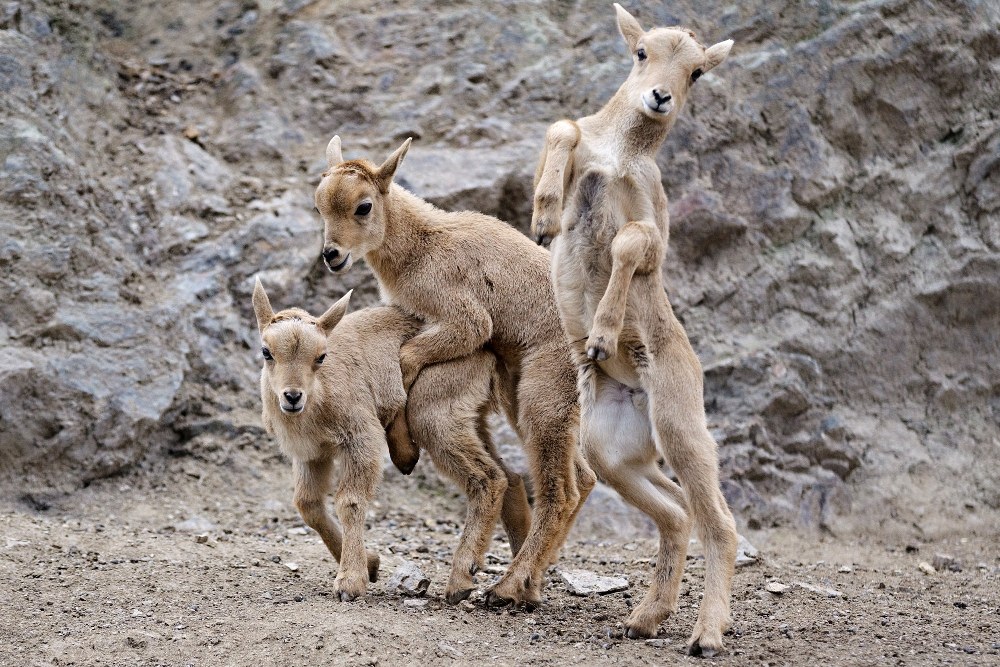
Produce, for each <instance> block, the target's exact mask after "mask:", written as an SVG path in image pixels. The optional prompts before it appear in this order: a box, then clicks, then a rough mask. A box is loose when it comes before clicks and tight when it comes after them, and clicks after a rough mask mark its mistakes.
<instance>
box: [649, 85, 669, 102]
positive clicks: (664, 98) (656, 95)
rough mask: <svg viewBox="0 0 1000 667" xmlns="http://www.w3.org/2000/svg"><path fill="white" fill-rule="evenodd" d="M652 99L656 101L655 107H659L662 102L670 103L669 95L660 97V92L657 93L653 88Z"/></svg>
mask: <svg viewBox="0 0 1000 667" xmlns="http://www.w3.org/2000/svg"><path fill="white" fill-rule="evenodd" d="M653 99H655V100H656V106H660V105H661V104H663V103H664V102H669V101H670V93H667V94H666V95H660V91H658V90H656V89H655V88H654V89H653Z"/></svg>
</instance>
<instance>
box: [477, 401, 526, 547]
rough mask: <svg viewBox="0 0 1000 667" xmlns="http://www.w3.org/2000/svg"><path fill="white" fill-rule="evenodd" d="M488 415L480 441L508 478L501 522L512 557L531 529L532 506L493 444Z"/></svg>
mask: <svg viewBox="0 0 1000 667" xmlns="http://www.w3.org/2000/svg"><path fill="white" fill-rule="evenodd" d="M487 414H488V411H485V410H484V411H483V414H482V415H481V416H480V419H479V439H480V440H481V441H482V442H483V443H484V444H485V445H486V449H487V451H488V452H489V454H490V457H491V458H492V459H493V461H494V463H496V464H497V465H498V466H500V469H501V470H503V474H504V476H505V477H506V478H507V490H506V491H505V492H504V494H503V507H502V508H501V510H500V521H501V523H503V528H504V531H505V532H506V533H507V541H508V542H509V543H510V553H511V556H516V555H517V552H518V551H520V550H521V545H522V544H524V540H525V539H526V538H527V537H528V531H529V530H530V529H531V506H530V505H529V504H528V493H527V491H526V490H525V488H524V480H523V479H521V476H520V475H518V474H517V473H516V472H514V471H513V470H511V469H510V468H508V467H507V465H506V464H505V463H504V461H503V458H502V457H501V456H500V453H499V452H497V450H496V447H495V446H494V444H493V438H492V436H491V435H490V429H489V425H488V424H487V423H486V417H487Z"/></svg>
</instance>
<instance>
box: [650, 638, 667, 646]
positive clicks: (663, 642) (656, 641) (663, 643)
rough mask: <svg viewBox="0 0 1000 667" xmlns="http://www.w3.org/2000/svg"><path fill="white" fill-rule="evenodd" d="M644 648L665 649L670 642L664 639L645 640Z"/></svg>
mask: <svg viewBox="0 0 1000 667" xmlns="http://www.w3.org/2000/svg"><path fill="white" fill-rule="evenodd" d="M646 646H652V647H653V648H667V647H668V646H670V642H669V641H667V640H666V639H647V640H646Z"/></svg>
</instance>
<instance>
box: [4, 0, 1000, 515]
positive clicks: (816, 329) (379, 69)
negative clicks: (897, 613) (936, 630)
mask: <svg viewBox="0 0 1000 667" xmlns="http://www.w3.org/2000/svg"><path fill="white" fill-rule="evenodd" d="M352 4H354V3H346V2H337V1H335V0H318V1H315V2H309V1H308V0H283V1H278V0H261V1H259V2H257V1H253V0H244V1H242V2H221V3H201V2H193V1H185V2H170V3H159V2H135V3H129V6H128V8H127V9H126V8H124V7H123V5H122V4H121V3H117V2H111V1H110V0H85V1H82V2H30V1H25V2H7V3H5V4H4V5H3V7H2V8H0V91H2V93H3V94H2V96H0V165H2V166H0V229H2V236H0V286H2V288H3V291H4V293H5V294H6V298H5V299H4V300H3V303H2V304H0V342H2V345H3V347H2V349H0V467H3V468H4V469H5V471H6V472H5V475H6V476H9V477H10V478H11V479H13V480H15V481H16V482H18V484H17V486H18V487H19V488H40V487H46V486H56V487H60V488H66V489H70V488H72V487H73V486H74V485H75V484H78V483H80V482H81V481H86V480H88V479H92V478H95V477H99V476H103V475H108V474H113V473H115V472H116V471H119V470H122V469H124V468H126V467H128V466H130V465H134V464H135V463H137V462H139V461H141V460H143V458H144V457H146V456H159V455H162V454H163V453H164V452H180V453H184V452H186V451H191V450H192V449H197V448H198V447H199V446H204V447H207V446H218V445H217V444H216V445H209V444H207V443H210V442H215V443H217V442H219V441H222V442H225V441H227V440H231V439H232V438H234V437H237V436H240V435H241V434H244V437H245V434H250V436H253V437H257V436H258V435H259V428H258V426H257V416H256V413H257V409H258V408H257V402H258V399H257V396H256V393H255V380H254V377H255V374H256V372H257V360H256V357H255V350H256V343H255V332H254V330H253V320H252V316H251V313H250V307H249V302H250V289H251V285H252V282H251V281H252V276H253V275H254V274H255V273H258V272H260V273H262V274H263V276H264V278H265V280H266V281H267V283H268V285H269V287H271V289H272V291H273V295H272V298H273V300H274V301H275V302H276V303H280V304H293V303H295V304H303V305H305V306H306V307H309V308H311V309H314V310H319V309H322V308H324V307H325V306H326V305H328V304H329V303H330V302H331V301H332V300H333V299H334V298H335V297H336V296H338V295H339V294H341V293H342V292H343V291H344V290H345V289H347V288H352V287H353V288H359V289H360V291H359V292H358V293H356V294H358V295H359V296H360V298H358V299H357V300H356V303H357V304H359V305H361V304H365V303H372V302H374V300H375V299H376V294H375V291H374V289H373V284H372V281H371V279H370V278H369V276H368V273H367V271H366V270H365V269H364V267H358V270H356V271H354V272H352V273H351V274H350V275H349V276H347V277H346V278H344V279H337V278H334V277H332V276H330V275H329V274H327V273H325V272H324V271H323V270H322V269H321V267H320V266H319V265H318V263H317V261H316V259H317V256H318V251H319V247H320V244H321V238H320V237H321V231H320V224H319V221H318V219H317V218H316V216H315V215H314V214H313V213H312V203H311V200H312V188H313V186H314V183H315V181H316V179H317V178H318V175H319V173H320V171H322V167H323V162H322V151H323V147H324V146H325V143H326V141H327V140H328V139H329V136H330V135H331V134H333V133H334V132H338V133H340V134H341V136H342V137H343V138H344V142H345V153H346V155H347V156H348V157H354V156H369V157H381V156H382V155H385V154H387V153H388V151H389V150H391V149H392V148H393V147H395V145H397V144H398V143H399V142H400V141H401V140H402V139H403V138H405V137H407V136H413V137H415V139H416V143H415V144H414V146H413V148H412V149H411V150H410V153H409V156H408V157H407V159H406V161H405V162H404V165H403V167H402V170H401V180H402V181H403V183H404V184H405V185H407V186H408V187H410V188H412V189H413V190H415V191H416V192H417V193H419V194H422V195H423V196H426V197H428V198H429V199H431V200H432V201H434V202H436V203H438V204H440V205H442V206H445V207H448V208H475V209H479V210H482V211H485V212H488V213H493V214H496V215H499V216H500V217H502V218H504V219H506V220H509V221H510V222H512V223H514V224H516V225H518V226H519V227H521V228H522V229H524V228H525V227H526V225H527V222H528V219H529V215H530V194H531V175H532V172H533V169H534V162H535V158H536V155H537V150H538V147H539V145H540V142H541V140H542V137H543V135H544V131H545V127H546V126H547V124H548V123H550V122H552V121H554V120H556V119H558V118H561V117H566V116H570V117H577V116H580V115H585V114H587V113H590V112H592V111H594V110H595V109H596V108H598V107H599V106H600V104H601V103H602V102H603V101H604V100H605V99H607V98H608V97H609V96H610V95H611V93H612V92H613V91H614V90H615V89H616V88H617V86H618V85H619V83H620V82H621V80H622V79H623V78H624V77H625V75H626V74H627V72H628V68H629V59H628V56H627V55H626V54H625V53H624V48H623V46H622V43H621V40H620V38H619V36H618V35H617V32H616V30H615V27H614V19H613V12H612V11H611V9H610V7H609V6H606V5H607V4H608V3H589V2H587V3H584V2H577V3H574V2H560V3H550V2H541V1H538V2H524V1H519V2H511V1H508V2H497V3H491V4H490V5H489V6H488V7H484V6H481V3H472V2H439V3H434V4H433V5H428V4H427V3H410V2H388V3H384V4H381V5H379V6H377V7H369V6H360V7H354V6H352ZM629 8H630V9H631V10H633V11H634V13H635V14H636V16H637V17H638V18H639V19H640V21H641V22H642V23H643V25H644V26H646V27H650V26H652V25H664V24H668V25H669V24H684V25H687V26H689V27H692V28H693V29H695V30H696V32H697V33H698V34H699V36H700V37H701V38H702V41H704V42H707V43H711V42H714V41H718V40H721V39H725V38H732V39H734V40H735V41H736V46H735V48H734V50H733V54H732V56H731V57H730V59H729V60H728V61H727V62H726V63H725V64H724V65H723V66H722V67H720V68H719V69H718V70H716V71H715V72H712V73H709V74H708V75H706V76H705V77H704V78H703V79H702V80H701V81H699V83H698V85H697V86H696V89H695V91H694V93H693V94H692V96H691V98H690V101H689V103H688V107H687V108H686V109H685V111H684V113H683V115H682V117H681V119H680V121H679V122H678V124H677V126H676V128H675V129H674V132H673V134H672V135H671V137H670V138H669V139H668V142H667V144H666V146H665V147H664V149H663V150H662V152H661V156H660V166H661V168H662V171H663V174H664V185H665V187H666V188H667V192H668V194H669V195H670V198H671V215H672V230H671V243H672V247H671V250H670V253H669V257H668V261H667V264H666V268H665V272H666V275H667V278H668V284H669V290H670V294H671V298H672V301H673V303H674V305H675V307H676V310H677V311H678V314H679V315H680V317H681V318H682V319H683V321H684V322H685V325H686V326H687V328H688V332H689V334H690V335H691V338H692V341H693V342H694V344H695V347H696V349H697V350H698V352H699V354H700V356H701V358H702V361H703V363H704V365H705V369H706V378H707V382H706V403H707V405H708V408H709V420H710V422H711V427H712V429H713V432H714V433H715V434H716V435H717V437H718V439H719V442H720V445H721V447H720V452H721V458H722V462H723V468H724V477H725V478H726V482H725V484H726V492H727V495H728V497H729V498H730V501H731V502H732V504H733V506H734V510H735V511H736V513H737V515H738V516H740V517H741V519H742V520H743V521H745V522H747V523H748V524H750V525H751V526H754V525H771V524H774V523H787V522H801V523H805V524H808V525H812V526H826V527H851V526H853V527H856V528H859V529H878V530H887V529H902V530H912V528H911V526H917V527H918V528H919V529H922V530H926V531H937V530H941V529H947V528H948V527H949V526H953V525H965V526H968V525H976V524H977V523H978V524H981V525H986V526H988V525H989V523H988V522H989V520H990V517H995V516H996V515H995V514H994V513H993V512H995V511H996V510H998V509H1000V484H998V482H997V481H996V476H995V475H993V474H992V467H993V466H994V465H996V464H997V463H1000V436H998V435H997V434H998V424H1000V338H998V325H1000V287H998V285H1000V210H998V209H1000V166H998V164H1000V120H998V119H997V110H996V109H997V102H998V101H1000V84H998V81H1000V76H998V74H1000V9H998V8H997V6H996V4H995V3H991V2H975V1H973V0H968V1H965V2H962V1H957V0H956V1H942V2H932V1H925V2H916V1H913V2H905V1H901V0H896V1H871V2H863V3H855V2H846V1H840V2H838V1H835V0H815V1H810V2H791V1H786V2H764V1H763V0H751V1H750V2H746V3H742V4H741V5H740V6H739V7H737V6H735V5H732V4H730V3H724V2H714V1H713V2H700V3H694V2H689V1H687V0H683V1H679V2H671V3H664V4H660V3H653V4H648V5H639V4H635V3H633V4H631V5H629ZM956 521H957V522H958V523H957V524H956V523H955V522H956Z"/></svg>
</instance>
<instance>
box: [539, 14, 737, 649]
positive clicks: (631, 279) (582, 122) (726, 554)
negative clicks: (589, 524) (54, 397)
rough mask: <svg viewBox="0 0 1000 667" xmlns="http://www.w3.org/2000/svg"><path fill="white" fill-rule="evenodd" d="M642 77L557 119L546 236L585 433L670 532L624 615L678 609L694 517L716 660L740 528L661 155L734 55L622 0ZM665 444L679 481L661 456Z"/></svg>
mask: <svg viewBox="0 0 1000 667" xmlns="http://www.w3.org/2000/svg"><path fill="white" fill-rule="evenodd" d="M615 9H616V11H617V13H618V28H619V30H620V31H621V34H622V36H623V37H624V38H625V41H626V43H627V44H628V48H629V51H630V52H631V53H632V56H633V59H634V64H633V67H632V71H631V73H630V74H629V76H628V79H627V80H626V81H625V83H624V84H622V86H621V88H620V89H619V90H618V92H617V93H616V94H615V95H614V96H613V97H612V98H611V100H610V101H609V102H608V103H607V104H606V105H605V106H604V108H603V109H601V110H600V111H598V112H597V113H596V114H594V115H592V116H587V117H585V118H581V119H579V120H577V121H568V120H564V121H559V122H558V123H555V124H554V125H552V126H551V127H550V128H549V131H548V133H547V135H546V142H545V148H544V149H543V151H542V156H541V159H540V161H539V165H538V170H537V171H536V174H535V198H534V211H533V215H532V231H533V233H534V235H535V238H536V240H538V242H539V243H548V242H550V241H551V242H552V249H553V259H552V262H553V266H552V279H553V283H554V287H555V293H556V301H557V303H558V305H559V312H560V316H561V318H562V323H563V326H564V328H565V331H566V336H567V338H568V340H569V341H570V343H571V344H572V346H573V353H574V355H575V359H576V361H577V364H578V366H579V373H580V381H579V387H580V402H581V436H580V437H581V443H582V444H583V447H584V451H585V453H586V456H587V460H588V461H589V462H590V464H591V465H592V466H593V467H594V470H595V471H596V472H597V474H598V476H599V477H600V478H601V479H602V480H604V481H606V482H608V483H609V484H611V485H612V486H613V487H614V488H615V489H616V490H617V491H618V492H619V493H621V495H622V496H623V497H624V498H625V499H626V500H627V501H628V502H630V503H632V504H633V505H635V506H636V507H638V508H639V509H640V510H642V511H643V512H645V513H646V514H648V515H649V516H650V517H651V518H652V519H653V520H654V521H655V523H656V525H657V527H658V528H659V532H660V549H659V555H658V556H657V558H656V572H655V577H654V580H653V584H652V586H651V588H650V590H649V592H648V593H647V595H646V597H645V598H644V599H643V601H642V603H641V604H640V605H639V606H638V607H636V608H635V610H634V611H633V612H632V614H631V615H630V616H629V618H628V620H627V621H626V628H627V631H628V635H629V636H630V637H651V636H654V635H655V634H656V631H657V627H658V625H659V624H660V622H661V621H662V620H663V619H664V618H666V617H667V616H668V615H669V614H670V613H673V612H675V611H676V610H677V597H678V594H679V590H680V583H681V573H682V572H683V569H684V559H685V555H686V551H687V544H688V537H689V534H690V531H691V524H692V520H693V523H694V525H695V526H696V527H697V529H698V532H699V534H700V536H701V538H702V541H703V542H704V545H705V561H706V562H705V565H706V567H705V579H706V581H705V596H704V599H703V601H702V604H701V608H700V610H699V614H698V620H697V623H696V624H695V628H694V632H693V634H692V636H691V640H690V648H689V650H690V652H691V653H692V654H695V655H699V654H700V655H711V654H713V653H715V652H716V651H718V650H719V649H721V647H722V633H723V632H724V631H725V630H726V628H727V627H728V626H729V624H730V613H729V598H730V589H731V584H732V576H733V568H734V563H735V559H736V544H737V534H736V527H735V523H734V521H733V517H732V514H731V513H730V511H729V508H728V506H727V505H726V500H725V498H724V497H723V495H722V492H721V490H720V488H719V474H718V455H717V452H716V444H715V441H714V440H713V439H712V436H711V434H710V433H709V432H708V428H707V426H706V422H705V409H704V403H703V398H702V382H703V379H702V370H701V365H700V363H699V361H698V357H697V356H696V355H695V353H694V350H693V349H692V348H691V344H690V343H689V341H688V338H687V335H686V333H685V331H684V328H683V327H682V326H681V324H680V322H678V321H677V318H676V317H675V316H674V313H673V310H672V309H671V307H670V303H669V301H668V300H667V295H666V292H665V291H664V286H663V278H662V275H661V265H662V263H663V259H664V252H665V248H666V245H667V239H668V233H669V232H668V224H669V223H668V214H667V196H666V193H665V192H664V190H663V186H662V184H661V182H660V170H659V169H658V168H657V166H656V160H655V154H656V151H657V150H658V149H659V147H660V145H661V144H662V143H663V141H664V139H665V138H666V136H667V133H668V132H669V131H670V128H671V127H672V126H673V124H674V121H675V119H676V118H677V114H678V113H679V112H680V110H681V108H682V107H683V106H684V102H685V100H686V99H687V96H688V93H689V92H690V90H691V87H692V86H693V85H694V84H695V82H696V81H697V80H698V78H699V77H700V76H702V75H703V74H705V73H706V72H708V71H709V70H711V69H712V68H714V67H716V66H717V65H718V64H719V63H721V62H722V61H723V60H725V58H726V56H727V55H728V54H729V50H730V48H731V47H732V41H730V40H727V41H725V42H721V43H719V44H716V45H714V46H712V47H709V48H707V49H706V48H705V47H704V46H702V45H701V44H700V43H698V41H697V40H696V39H695V37H694V34H693V33H692V32H691V31H689V30H686V29H684V28H656V29H653V30H650V31H649V32H645V31H644V30H643V29H642V28H641V27H640V25H639V23H638V21H636V20H635V18H633V17H632V16H631V15H630V14H629V13H628V12H626V11H625V10H624V9H622V8H621V7H620V6H619V5H617V4H616V5H615ZM660 452H661V453H662V454H663V456H664V457H665V458H666V461H667V462H668V463H669V465H670V467H671V468H672V469H673V471H674V473H675V474H676V476H677V478H678V480H679V481H680V486H678V485H677V484H676V483H674V482H673V481H672V480H671V479H670V478H668V477H667V476H666V475H665V474H664V473H663V472H662V471H661V470H660V468H659V467H658V466H657V463H656V462H657V459H658V456H659V454H658V453H660Z"/></svg>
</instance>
